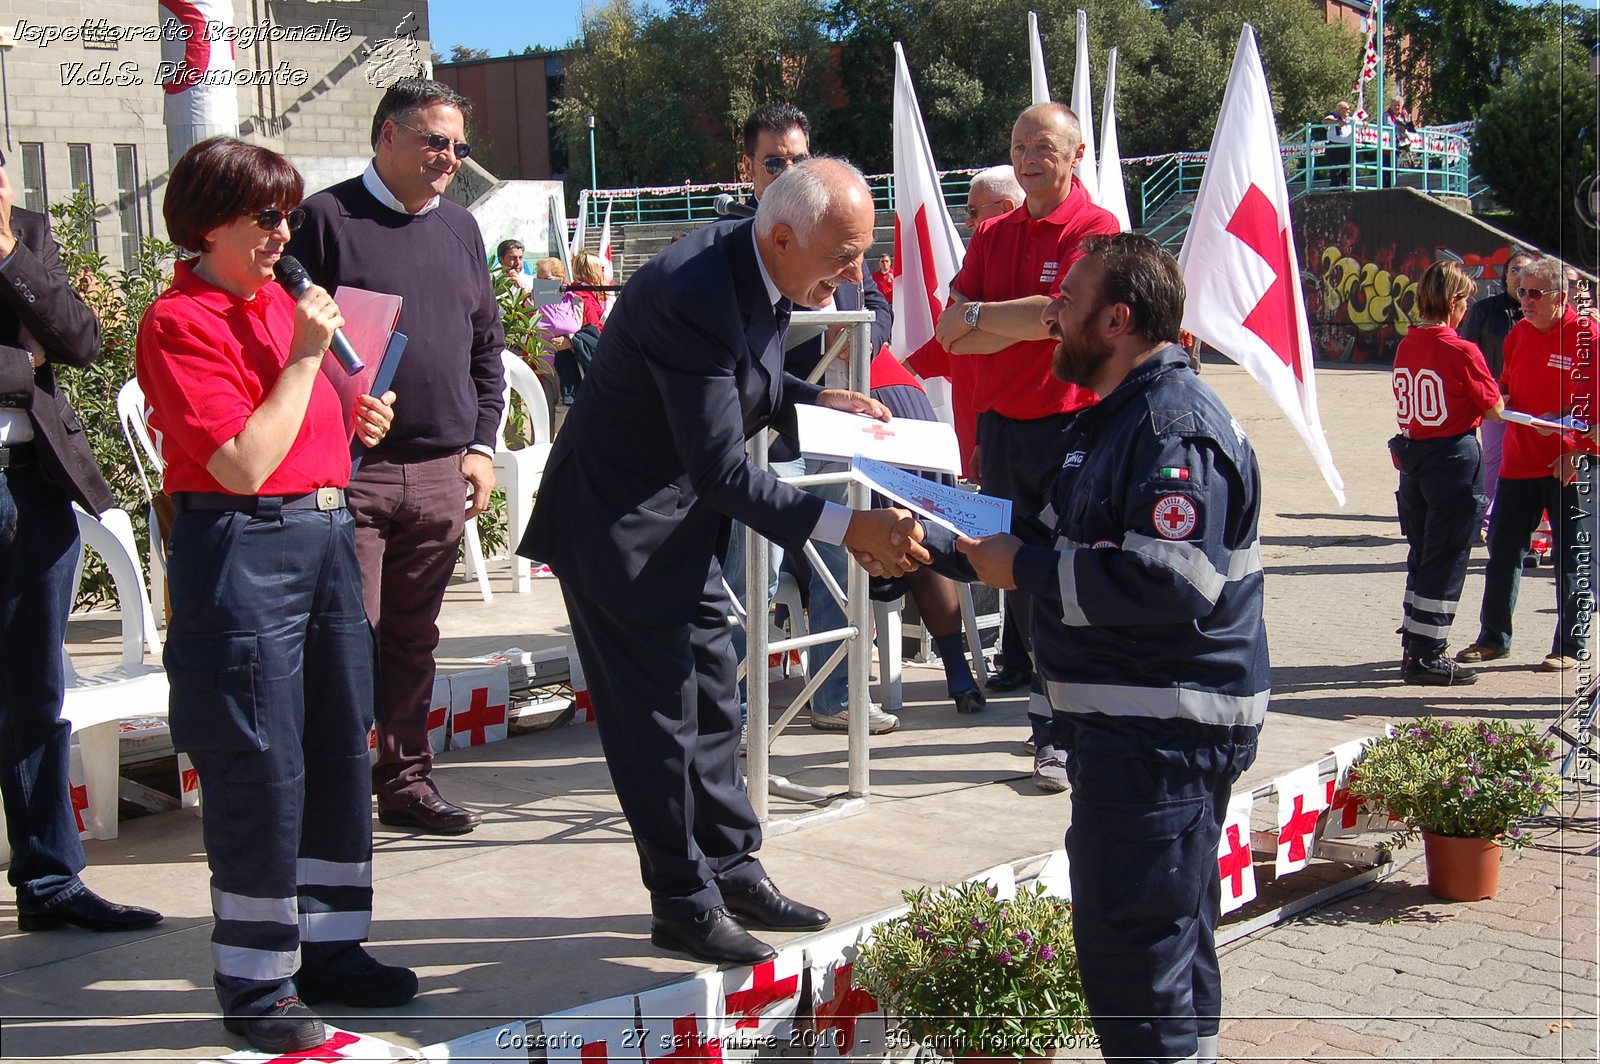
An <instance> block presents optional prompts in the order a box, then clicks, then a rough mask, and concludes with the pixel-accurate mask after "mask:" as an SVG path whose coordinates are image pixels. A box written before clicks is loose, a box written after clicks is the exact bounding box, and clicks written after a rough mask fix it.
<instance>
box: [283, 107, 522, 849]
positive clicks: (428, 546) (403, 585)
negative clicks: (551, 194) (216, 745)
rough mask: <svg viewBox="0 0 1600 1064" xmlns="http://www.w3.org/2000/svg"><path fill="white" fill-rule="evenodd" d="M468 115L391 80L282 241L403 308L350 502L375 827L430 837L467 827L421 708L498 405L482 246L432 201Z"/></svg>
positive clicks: (491, 299) (497, 330) (328, 276)
mask: <svg viewBox="0 0 1600 1064" xmlns="http://www.w3.org/2000/svg"><path fill="white" fill-rule="evenodd" d="M469 108H470V105H469V104H468V102H467V100H466V98H465V97H463V96H461V95H460V94H459V93H457V92H456V91H455V90H454V89H451V88H449V87H448V86H446V85H441V84H440V83H438V82H436V81H425V80H422V79H420V78H407V79H404V80H402V81H399V82H396V83H395V84H394V85H392V86H391V87H390V88H389V89H388V91H386V92H385V93H384V94H383V98H382V99H381V100H380V101H379V102H378V110H377V113H376V114H375V115H374V116H373V119H372V148H373V152H374V154H375V157H374V158H373V160H372V163H371V164H370V165H369V166H368V167H367V170H366V172H365V173H363V174H362V175H361V176H360V177H354V178H351V179H350V180H348V181H343V182H341V183H339V184H337V185H334V186H333V187H332V188H328V189H324V190H323V191H321V192H319V193H317V194H316V195H314V196H312V197H311V198H310V199H308V200H306V202H305V210H306V223H305V225H304V226H303V227H302V228H301V229H300V230H299V231H298V232H296V233H295V234H294V235H293V237H292V238H291V239H290V241H289V252H290V254H292V255H295V256H296V257H298V258H299V259H300V261H301V262H303V263H304V264H305V267H306V271H307V272H308V273H310V274H311V279H312V280H313V281H315V282H316V283H317V284H319V285H321V286H322V287H323V288H326V289H327V290H328V291H329V292H334V291H335V290H336V289H337V288H338V286H339V285H353V286H355V287H357V288H365V289H368V290H369V291H374V292H388V293H391V294H394V295H398V296H402V297H404V300H405V303H404V305H403V306H402V307H401V309H400V320H399V322H398V323H397V325H396V328H397V329H398V330H399V331H400V332H403V333H405V334H406V336H407V337H409V338H410V342H409V343H408V344H407V346H406V350H405V357H404V358H403V359H402V360H401V362H400V367H399V371H398V372H397V373H396V375H395V378H394V385H393V387H394V391H395V393H396V395H398V396H399V398H398V400H397V401H396V403H395V418H394V425H393V427H392V428H391V429H390V431H389V435H388V436H387V437H386V438H385V439H384V441H383V442H382V443H381V444H379V445H378V446H377V447H374V448H372V449H371V450H370V451H369V452H368V453H367V455H366V458H365V460H364V461H363V462H362V463H361V469H360V471H359V472H358V473H357V474H356V476H355V479H353V480H352V481H351V482H350V488H349V491H348V496H349V500H350V511H351V513H352V515H353V516H354V517H355V522H356V552H357V555H358V557H359V558H360V560H361V583H362V596H363V598H364V599H365V605H366V610H367V618H368V619H369V620H370V621H371V622H372V627H373V628H374V629H375V630H376V632H377V636H378V677H379V692H380V694H379V698H380V701H379V707H380V708H379V713H378V762H377V764H376V765H374V766H373V768H372V783H373V788H374V789H375V790H376V792H377V795H378V820H379V821H380V822H381V823H384V824H387V825H389V826H391V827H402V828H410V829H413V830H416V831H421V832H425V833H433V834H440V835H460V834H464V833H466V832H469V831H471V830H472V829H473V828H475V827H477V825H478V819H479V817H478V814H477V813H475V812H472V811H471V810H468V809H463V808H461V807H460V806H458V805H453V804H452V803H450V802H448V801H446V800H445V799H444V796H443V795H441V794H440V793H439V788H438V785H437V784H435V783H434V781H433V750H432V749H431V748H430V746H429V745H428V707H429V705H430V704H431V702H432V698H433V678H434V664H433V652H434V649H435V648H436V647H437V646H438V645H439V625H438V620H439V608H440V607H441V606H442V605H443V604H444V591H445V587H446V586H447V585H448V584H449V583H450V574H451V573H452V572H453V571H454V570H455V564H456V555H457V552H458V550H459V547H460V542H461V533H462V531H463V529H464V528H465V523H466V522H467V521H470V520H472V519H473V518H475V517H477V516H478V514H479V513H481V512H483V510H484V508H485V507H487V506H488V505H489V492H490V491H491V490H492V489H493V488H494V442H495V433H496V431H497V430H498V428H499V426H500V413H501V409H502V407H503V405H504V400H503V398H502V396H501V388H502V385H503V380H502V377H503V373H502V370H501V365H500V352H501V350H502V349H503V348H504V347H505V333H504V331H503V330H502V328H501V325H500V307H499V304H498V303H497V302H496V301H495V295H494V284H493V280H492V278H491V277H490V274H489V270H488V268H487V267H486V265H485V263H486V262H487V261H488V255H487V254H486V252H485V250H484V246H483V235H482V233H480V232H479V231H478V223H477V222H476V221H475V220H474V219H473V217H472V215H471V214H470V213H468V212H467V210H466V209H465V208H463V207H461V206H459V205H457V204H455V203H452V202H450V201H449V200H447V199H445V198H444V191H445V190H446V189H447V188H449V187H450V182H452V181H453V180H455V176H456V173H457V171H459V170H460V169H461V163H462V160H463V159H465V158H466V157H467V155H468V154H469V153H470V151H471V148H470V147H469V146H468V144H467V142H466V114H467V111H468V110H469ZM519 268H520V267H519Z"/></svg>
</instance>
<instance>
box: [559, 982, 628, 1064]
mask: <svg viewBox="0 0 1600 1064" xmlns="http://www.w3.org/2000/svg"><path fill="white" fill-rule="evenodd" d="M637 1011H638V1004H637V1002H636V1001H635V1000H634V997H633V995H632V994H626V995H624V996H622V997H614V998H608V999H607V1000H605V1001H596V1002H591V1003H590V1004H587V1005H582V1006H579V1007H578V1008H575V1009H568V1010H567V1011H566V1012H558V1013H555V1014H554V1015H551V1016H546V1017H545V1018H544V1020H543V1021H542V1024H541V1026H542V1028H543V1030H544V1051H545V1059H546V1060H547V1061H548V1062H549V1064H640V1062H641V1061H642V1060H643V1059H644V1057H643V1054H641V1053H640V1051H639V1029H638V1028H639V1024H638V1021H637V1020H636V1018H635V1017H636V1016H637Z"/></svg>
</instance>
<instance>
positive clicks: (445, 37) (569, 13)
mask: <svg viewBox="0 0 1600 1064" xmlns="http://www.w3.org/2000/svg"><path fill="white" fill-rule="evenodd" d="M583 4H584V0H515V2H514V3H508V2H505V0H430V2H429V4H428V26H429V33H430V35H431V36H432V37H433V50H434V51H436V52H439V53H441V54H448V53H449V51H450V46H451V45H452V44H464V45H466V46H467V47H469V48H487V49H489V54H490V55H492V56H502V55H505V54H506V52H507V51H508V50H510V51H517V52H520V51H522V49H523V48H524V47H526V46H527V45H530V44H531V45H533V46H534V47H535V48H559V47H560V46H561V45H564V44H566V43H567V42H568V41H570V40H572V38H574V37H576V36H577V35H578V19H579V16H580V14H581V12H582V10H583Z"/></svg>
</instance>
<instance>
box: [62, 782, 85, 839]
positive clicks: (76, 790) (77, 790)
mask: <svg viewBox="0 0 1600 1064" xmlns="http://www.w3.org/2000/svg"><path fill="white" fill-rule="evenodd" d="M67 793H68V795H69V796H70V797H71V798H72V818H73V819H74V820H76V821H77V822H78V834H79V835H82V834H83V828H84V824H83V814H84V811H85V810H87V809H88V808H89V788H88V787H87V786H84V787H72V786H69V787H68V788H67Z"/></svg>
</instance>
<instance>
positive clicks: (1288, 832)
mask: <svg viewBox="0 0 1600 1064" xmlns="http://www.w3.org/2000/svg"><path fill="white" fill-rule="evenodd" d="M1273 788H1274V789H1275V790H1276V791H1277V792H1278V860H1277V872H1278V875H1279V876H1280V877H1281V876H1286V875H1289V874H1290V873H1292V872H1298V871H1300V870H1301V869H1302V868H1304V867H1305V866H1306V865H1307V864H1308V863H1309V862H1310V860H1311V855H1312V854H1313V853H1315V852H1316V838H1317V820H1318V819H1319V817H1320V816H1321V814H1322V811H1323V810H1324V809H1326V808H1327V806H1328V803H1327V800H1326V798H1325V795H1326V790H1325V789H1324V788H1323V787H1322V786H1321V784H1319V783H1318V773H1317V766H1316V765H1315V764H1311V765H1307V766H1305V767H1304V768H1299V769H1295V770H1294V771H1293V772H1291V773H1289V774H1288V775H1286V776H1279V777H1278V778H1277V779H1276V780H1275V781H1274V782H1273Z"/></svg>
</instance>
